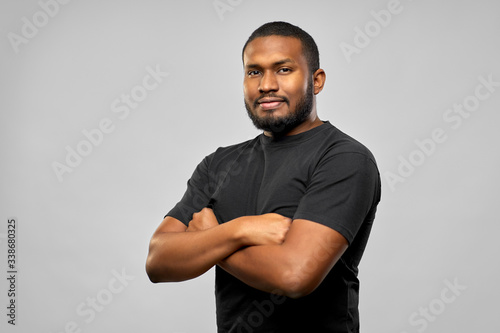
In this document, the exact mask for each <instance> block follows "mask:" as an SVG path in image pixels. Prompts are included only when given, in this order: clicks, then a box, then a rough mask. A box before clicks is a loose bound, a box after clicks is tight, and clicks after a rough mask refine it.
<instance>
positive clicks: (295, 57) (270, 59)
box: [243, 36, 307, 66]
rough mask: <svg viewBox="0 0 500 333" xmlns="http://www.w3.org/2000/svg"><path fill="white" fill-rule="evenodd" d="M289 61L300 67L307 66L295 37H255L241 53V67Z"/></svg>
mask: <svg viewBox="0 0 500 333" xmlns="http://www.w3.org/2000/svg"><path fill="white" fill-rule="evenodd" d="M283 59H290V60H292V61H293V62H296V63H298V64H300V65H307V62H306V59H305V57H304V55H303V52H302V43H301V42H300V40H299V39H297V38H295V37H284V36H266V37H257V38H255V39H254V40H253V41H251V42H250V43H248V45H247V47H246V49H245V52H244V53H243V65H244V66H247V65H249V64H258V65H265V64H268V63H269V64H272V63H276V62H279V61H281V60H283Z"/></svg>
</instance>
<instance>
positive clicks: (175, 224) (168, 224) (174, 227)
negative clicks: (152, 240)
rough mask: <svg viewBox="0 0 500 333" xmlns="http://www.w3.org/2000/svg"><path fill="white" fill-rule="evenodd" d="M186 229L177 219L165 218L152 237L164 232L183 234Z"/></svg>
mask: <svg viewBox="0 0 500 333" xmlns="http://www.w3.org/2000/svg"><path fill="white" fill-rule="evenodd" d="M186 229H187V227H186V225H185V224H184V223H182V222H181V221H179V220H178V219H176V218H174V217H171V216H166V217H165V218H164V219H163V221H162V222H161V223H160V225H159V226H158V228H157V229H156V231H155V233H154V234H153V237H154V236H156V235H159V234H162V233H166V232H184V231H186Z"/></svg>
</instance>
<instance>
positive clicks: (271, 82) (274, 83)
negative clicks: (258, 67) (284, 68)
mask: <svg viewBox="0 0 500 333" xmlns="http://www.w3.org/2000/svg"><path fill="white" fill-rule="evenodd" d="M278 90H279V85H278V80H276V77H275V76H274V75H273V73H264V75H262V78H261V80H260V84H259V92H260V93H267V92H271V91H278Z"/></svg>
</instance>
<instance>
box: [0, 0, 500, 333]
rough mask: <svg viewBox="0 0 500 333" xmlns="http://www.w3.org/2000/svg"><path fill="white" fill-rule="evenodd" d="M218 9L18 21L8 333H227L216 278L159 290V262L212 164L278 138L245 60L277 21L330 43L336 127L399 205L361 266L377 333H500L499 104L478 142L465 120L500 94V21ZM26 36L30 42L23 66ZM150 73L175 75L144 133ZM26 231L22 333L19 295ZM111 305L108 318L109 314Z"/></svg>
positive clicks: (475, 5) (316, 4) (449, 12)
mask: <svg viewBox="0 0 500 333" xmlns="http://www.w3.org/2000/svg"><path fill="white" fill-rule="evenodd" d="M61 1H62V0H61ZM214 3H215V4H217V2H214V1H213V0H197V1H154V0H149V1H140V2H139V1H77V0H74V1H71V2H68V3H67V4H62V3H59V2H55V0H54V1H49V0H41V1H40V2H37V1H34V0H29V1H22V2H21V1H2V2H1V4H0V17H1V21H0V22H1V24H0V29H1V31H0V35H1V36H3V37H2V38H1V39H0V51H1V59H2V61H1V62H0V67H1V75H0V110H1V113H0V152H1V163H0V168H1V169H0V171H1V172H0V179H1V186H0V221H1V223H0V250H1V251H0V253H1V255H0V268H1V271H2V273H1V274H0V277H1V279H0V304H3V305H2V306H1V308H2V309H4V310H2V313H1V316H0V318H2V319H1V322H0V327H1V330H2V332H16V331H19V332H34V331H36V332H47V333H48V332H54V333H55V332H65V330H66V331H68V332H69V331H74V332H139V331H141V332H178V333H180V332H184V333H188V332H214V331H215V305H214V296H213V271H209V272H208V273H207V274H205V275H204V276H202V277H200V278H197V279H194V280H192V281H187V282H183V283H178V284H160V285H153V284H151V283H150V282H149V280H148V278H147V276H146V274H145V271H144V264H145V258H146V255H147V247H148V242H149V239H150V236H151V234H152V233H153V231H154V230H155V228H156V227H157V226H158V224H159V223H160V222H161V220H162V218H163V215H164V214H165V213H166V212H167V211H168V210H169V209H170V207H172V206H173V205H174V204H175V203H176V202H177V201H178V200H179V199H180V197H181V195H182V193H183V191H184V189H185V186H186V185H185V184H186V180H187V179H188V177H189V176H190V175H191V173H192V171H193V169H194V167H195V166H196V164H197V163H198V162H199V161H200V160H201V159H202V158H203V157H204V156H205V155H207V154H209V153H211V152H212V151H213V150H215V149H216V148H217V147H219V146H225V145H230V144H234V143H237V142H241V141H244V140H246V139H249V138H251V137H254V136H256V135H258V134H259V132H258V131H257V130H255V129H254V128H253V125H252V124H251V123H250V121H249V120H248V119H247V115H246V112H245V110H244V107H243V94H242V67H241V47H242V46H243V43H244V42H245V40H246V38H247V37H248V36H249V35H250V33H251V32H252V31H253V30H254V29H255V28H257V27H258V26H259V25H261V24H263V23H265V22H268V21H273V20H286V21H289V22H291V23H294V24H297V25H299V26H300V27H302V28H303V29H305V30H306V31H308V32H309V33H310V34H311V35H312V36H313V37H314V38H315V40H316V42H317V43H318V46H319V49H320V53H321V66H322V68H324V69H325V71H326V73H327V82H326V86H325V89H324V90H323V92H322V93H321V94H320V95H319V96H318V112H319V115H320V118H321V119H323V120H330V121H331V122H332V123H333V124H334V125H336V126H337V127H339V128H340V129H342V130H343V131H345V132H347V133H348V134H350V135H352V136H354V137H355V138H357V139H358V140H360V141H361V142H363V143H364V144H365V145H367V146H368V147H369V148H370V149H371V150H372V152H373V153H374V154H375V156H376V158H377V160H378V163H379V168H380V172H381V174H382V178H383V179H382V182H383V199H382V202H381V204H380V208H379V212H378V216H377V219H376V224H375V227H374V229H373V233H372V237H371V239H370V242H369V244H368V247H367V250H366V253H365V257H364V259H363V261H362V263H361V266H360V279H361V304H360V311H361V323H362V330H363V332H366V333H371V332H373V333H391V332H393V333H404V332H406V333H414V332H440V333H441V332H483V331H484V332H485V331H489V332H492V331H495V329H496V330H498V329H499V328H500V325H499V324H498V319H497V312H498V298H499V296H500V292H499V288H498V281H499V267H498V260H497V254H498V252H499V249H500V245H499V244H498V241H497V238H498V232H499V231H500V227H499V225H498V222H499V218H498V213H497V211H496V208H497V206H496V205H497V204H498V185H499V176H498V170H499V166H500V156H499V153H498V142H499V139H500V134H498V133H499V132H498V130H497V127H498V124H499V120H500V116H499V114H498V107H499V105H500V87H494V88H492V90H493V91H492V92H489V94H486V93H487V92H488V90H486V89H484V88H478V89H479V92H481V93H482V95H480V96H482V100H480V101H479V104H478V105H475V106H474V111H472V112H470V114H469V115H468V116H467V117H466V118H464V117H460V124H459V123H458V121H459V120H457V118H456V117H457V115H458V114H457V113H453V114H451V113H448V112H451V111H448V110H450V109H453V106H454V104H462V103H464V102H468V103H473V102H474V97H473V96H475V93H476V91H477V90H476V87H478V85H480V84H481V81H480V80H479V79H478V78H479V77H483V78H485V79H487V78H488V77H489V76H491V79H492V81H494V82H500V63H499V60H498V59H500V44H499V43H498V36H499V33H500V4H499V2H497V1H493V0H491V1H487V0H481V1H472V0H468V1H465V0H463V1H451V0H447V1H431V0H413V1H411V0H401V1H400V2H399V4H397V2H394V1H385V0H384V1H378V0H377V1H356V2H352V1H321V0H316V1H307V2H306V1H250V0H243V1H238V0H232V1H229V0H220V1H219V3H222V4H225V6H226V7H224V8H223V9H224V10H225V11H222V10H219V11H218V10H217V9H216V7H215V5H214ZM49 4H50V6H52V7H50V6H49ZM54 4H58V5H57V6H55V5H54ZM391 4H392V5H393V6H396V7H395V8H397V10H398V11H399V13H398V14H392V15H391V20H390V22H388V23H387V24H385V26H382V25H381V24H380V23H376V22H377V21H376V20H375V18H374V15H373V13H372V11H375V12H376V13H380V11H381V10H387V7H388V6H391ZM42 5H43V6H42ZM44 6H45V8H49V9H45V11H44V9H43V8H44ZM47 6H49V7H47ZM221 8H222V7H221ZM40 12H42V14H40ZM44 12H45V13H47V12H50V13H51V15H49V14H43V13H44ZM44 15H45V16H44ZM44 17H45V18H47V20H46V21H44ZM23 18H24V20H23ZM27 21H28V22H31V24H33V23H34V22H35V21H36V22H38V25H39V26H40V27H38V28H37V29H36V30H37V32H36V33H35V32H33V31H31V35H32V36H31V35H30V33H29V32H30V31H29V29H28V28H24V33H25V35H26V34H27V35H28V36H31V37H30V38H26V37H25V35H23V26H24V25H26V24H27V23H26V22H27ZM386 22H387V21H386ZM377 24H378V27H379V28H378V30H377ZM365 28H369V29H373V30H371V32H370V34H371V35H372V37H370V38H369V39H370V42H369V44H368V45H367V46H366V47H362V48H361V47H360V48H358V53H353V54H352V56H351V57H346V55H345V54H344V53H343V52H342V48H341V46H342V45H344V46H345V44H342V43H348V44H350V45H353V46H355V45H356V44H355V43H356V36H357V34H359V33H358V32H357V31H359V30H357V29H360V30H362V31H364V29H365ZM13 34H16V35H17V36H19V37H20V38H26V39H25V41H24V42H23V43H21V44H18V45H17V46H16V44H15V43H13V42H12V39H13V38H14V37H13V36H14V35H13ZM357 38H358V40H357V41H358V45H360V44H359V43H360V40H359V38H361V37H359V36H358V37H357ZM15 40H17V41H19V39H15ZM365 42H366V40H365ZM148 67H149V68H151V69H155V68H159V69H160V70H161V71H162V72H168V74H169V75H168V76H167V77H165V78H163V80H162V82H161V83H158V85H157V87H156V88H155V89H152V90H151V91H147V96H145V97H144V99H143V100H141V101H140V103H138V105H137V106H136V108H135V109H130V111H131V112H130V114H128V116H127V117H124V113H123V112H121V113H116V112H113V107H112V103H113V102H114V101H115V100H116V99H120V98H121V96H122V94H130V93H131V92H132V91H133V90H134V89H135V90H134V91H135V92H136V93H139V92H140V91H141V90H140V88H137V87H138V86H139V87H140V86H141V85H142V82H143V78H144V77H145V76H146V75H148V70H147V68H148ZM148 82H149V83H152V82H153V81H148ZM486 95H487V96H486ZM476 101H478V99H476ZM121 105H122V106H123V104H121ZM472 105H473V104H472ZM115 106H116V105H115ZM452 115H453V116H454V117H455V118H453V119H454V120H453V121H452V120H451V118H449V117H451V116H452ZM120 116H121V118H120ZM447 117H448V118H447ZM122 118H123V119H122ZM103 119H109V122H110V124H112V128H113V130H112V132H111V133H107V134H104V135H103V137H102V139H101V140H100V141H99V142H98V144H96V145H93V146H92V147H91V148H92V151H91V152H90V153H89V154H88V155H87V156H84V157H83V158H82V161H81V162H80V164H79V165H78V166H76V167H74V168H72V172H71V173H69V172H68V173H64V174H63V175H62V180H59V179H58V177H57V175H56V172H55V171H54V168H53V163H54V162H58V163H61V164H66V163H65V159H66V155H67V150H66V147H67V146H69V147H70V148H72V149H77V147H78V145H79V144H80V143H81V142H82V141H85V140H87V139H86V137H85V135H84V134H83V132H82V131H84V130H87V131H91V130H93V129H95V128H98V126H99V124H100V122H101V121H102V120H103ZM435 129H441V133H442V136H444V137H446V140H444V142H439V143H437V144H435V147H434V149H432V150H429V151H428V152H427V153H428V155H425V154H424V153H422V152H421V153H418V151H419V146H418V145H417V143H416V142H415V141H416V140H417V141H420V142H428V141H426V140H428V139H429V138H431V137H432V132H433V131H434V130H435ZM87 141H88V140H87ZM81 145H85V144H81ZM81 147H83V146H81ZM427 147H428V149H430V148H431V147H430V146H427ZM87 148H88V147H87ZM420 150H421V149H420ZM409 158H413V161H415V162H416V163H417V164H418V165H417V166H415V167H413V171H411V172H410V171H409V170H407V169H405V170H406V172H407V174H406V175H405V176H404V177H402V178H401V179H404V181H398V182H396V183H392V184H391V182H390V180H389V178H388V173H393V174H398V168H400V169H401V168H402V167H401V166H400V164H401V163H402V162H401V159H405V160H408V159H409ZM401 170H402V172H404V171H405V170H403V169H401ZM400 176H401V175H400ZM401 179H400V180H401ZM11 217H15V218H16V219H17V221H18V230H17V232H18V251H19V252H18V257H17V260H18V270H19V274H18V285H17V290H18V295H17V305H18V308H17V322H16V323H17V325H16V327H12V326H11V325H9V324H7V319H8V318H7V317H6V313H7V310H6V305H7V302H8V298H7V289H8V286H7V281H6V279H5V278H4V277H3V276H4V274H6V271H7V263H6V261H7V241H6V234H7V220H8V219H9V218H11ZM113 272H115V273H113ZM116 272H118V273H120V274H122V273H125V275H126V276H128V279H129V280H127V281H125V282H124V283H122V284H120V283H119V281H118V280H116V278H115V274H116ZM449 284H455V285H459V286H460V287H459V289H456V288H455V289H454V290H451V289H450V288H449ZM110 286H111V287H110ZM110 290H112V291H113V293H112V292H110ZM110 295H111V298H110V297H109V296H110ZM443 295H444V297H445V298H443ZM92 298H94V299H97V300H98V302H101V303H98V307H96V308H94V310H93V308H92V307H91V306H90V305H88V304H87V302H88V301H89V299H92ZM99 300H100V301H99ZM445 301H446V302H445ZM97 309H99V311H98V310H97ZM425 309H428V310H425ZM82 311H83V312H82ZM422 311H428V312H427V313H428V315H427V317H426V316H424V315H423V314H422V313H423V312H422ZM92 312H93V316H92V315H91V313H92Z"/></svg>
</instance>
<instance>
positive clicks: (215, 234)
mask: <svg viewBox="0 0 500 333" xmlns="http://www.w3.org/2000/svg"><path fill="white" fill-rule="evenodd" d="M167 218H168V217H167ZM242 246H245V242H244V239H243V237H241V235H240V233H239V232H238V226H237V225H236V223H224V224H220V225H217V226H215V227H213V228H210V229H206V230H201V231H193V232H191V231H180V232H162V231H157V232H156V233H155V234H154V235H153V237H152V239H151V243H150V247H149V255H148V259H147V264H146V271H147V273H148V276H149V278H150V279H151V281H152V282H155V283H156V282H174V281H184V280H189V279H192V278H195V277H197V276H199V275H201V274H203V273H205V272H206V271H208V270H209V269H210V268H211V267H213V266H214V265H215V264H217V263H218V262H219V261H221V260H222V259H224V258H226V257H227V256H229V255H231V254H232V253H234V252H235V251H237V250H238V249H240V248H241V247H242Z"/></svg>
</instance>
